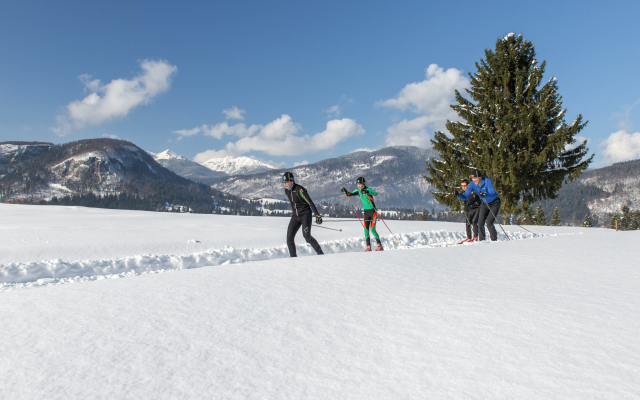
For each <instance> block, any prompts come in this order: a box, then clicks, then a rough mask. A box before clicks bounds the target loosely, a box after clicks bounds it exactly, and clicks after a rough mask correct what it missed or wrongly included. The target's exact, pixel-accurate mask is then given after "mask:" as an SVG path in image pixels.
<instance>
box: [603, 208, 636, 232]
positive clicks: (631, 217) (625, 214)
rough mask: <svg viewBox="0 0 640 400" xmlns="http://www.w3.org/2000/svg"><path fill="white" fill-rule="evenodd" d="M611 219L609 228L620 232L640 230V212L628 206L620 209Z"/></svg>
mask: <svg viewBox="0 0 640 400" xmlns="http://www.w3.org/2000/svg"><path fill="white" fill-rule="evenodd" d="M620 211H621V212H616V213H614V214H613V216H612V217H611V221H609V225H607V228H610V229H617V230H619V231H635V230H638V229H640V210H635V211H634V210H631V209H630V208H629V207H628V206H622V207H620Z"/></svg>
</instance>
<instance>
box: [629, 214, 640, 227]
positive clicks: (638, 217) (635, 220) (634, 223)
mask: <svg viewBox="0 0 640 400" xmlns="http://www.w3.org/2000/svg"><path fill="white" fill-rule="evenodd" d="M629 229H631V230H634V231H635V230H638V229H640V210H636V211H633V212H632V213H631V226H630V227H629Z"/></svg>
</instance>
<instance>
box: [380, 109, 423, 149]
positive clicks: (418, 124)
mask: <svg viewBox="0 0 640 400" xmlns="http://www.w3.org/2000/svg"><path fill="white" fill-rule="evenodd" d="M430 122H431V118H430V117H428V116H426V115H424V116H422V117H418V118H415V119H412V120H406V119H403V120H402V121H400V122H397V123H395V124H393V125H391V126H390V127H389V128H388V129H387V132H389V134H388V135H387V138H386V144H387V146H416V147H421V148H427V147H430V142H429V139H431V136H430V135H429V133H428V132H427V129H426V128H427V125H429V123H430Z"/></svg>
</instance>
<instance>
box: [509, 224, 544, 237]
mask: <svg viewBox="0 0 640 400" xmlns="http://www.w3.org/2000/svg"><path fill="white" fill-rule="evenodd" d="M513 225H515V226H520V225H518V224H513ZM520 228H522V229H524V230H525V231H527V232H529V233H532V234H534V235H539V233H535V232H531V231H530V230H528V229H527V228H525V227H523V226H520Z"/></svg>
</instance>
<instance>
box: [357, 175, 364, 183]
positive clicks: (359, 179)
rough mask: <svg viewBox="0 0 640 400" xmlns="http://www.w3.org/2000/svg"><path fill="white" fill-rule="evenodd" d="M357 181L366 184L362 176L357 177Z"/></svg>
mask: <svg viewBox="0 0 640 400" xmlns="http://www.w3.org/2000/svg"><path fill="white" fill-rule="evenodd" d="M356 183H362V184H363V185H364V178H363V177H360V178H358V179H356Z"/></svg>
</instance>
